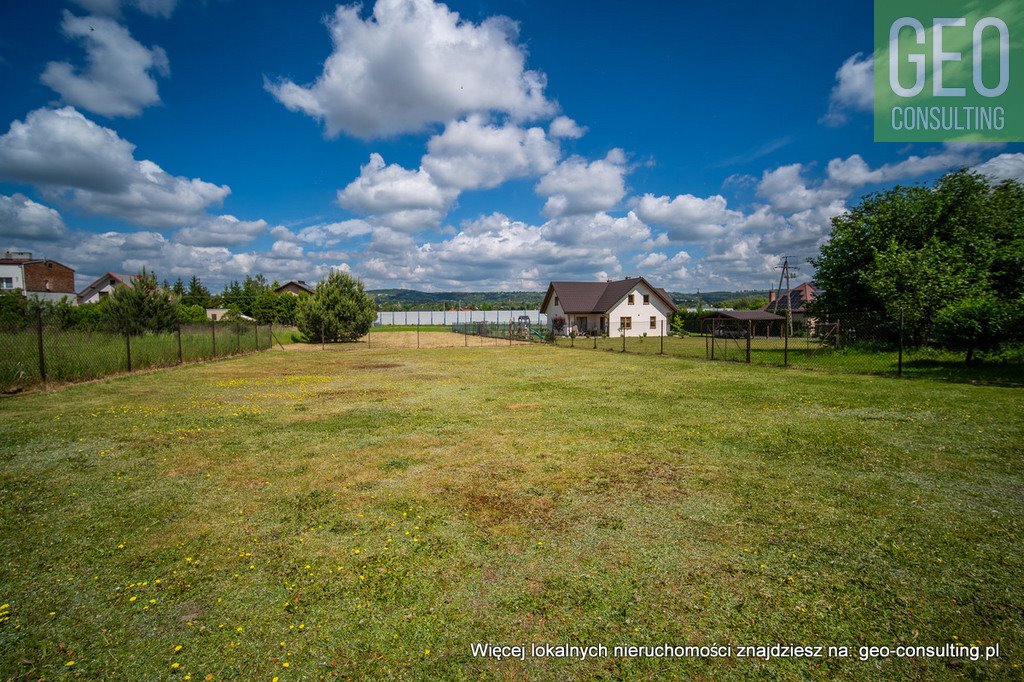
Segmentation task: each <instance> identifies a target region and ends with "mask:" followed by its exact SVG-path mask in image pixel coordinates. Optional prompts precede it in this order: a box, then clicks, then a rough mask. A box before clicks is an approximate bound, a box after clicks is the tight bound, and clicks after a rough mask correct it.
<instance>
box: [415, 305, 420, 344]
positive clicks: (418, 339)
mask: <svg viewBox="0 0 1024 682" xmlns="http://www.w3.org/2000/svg"><path fill="white" fill-rule="evenodd" d="M419 347H420V311H418V310H417V311H416V348H417V350H418V349H419Z"/></svg>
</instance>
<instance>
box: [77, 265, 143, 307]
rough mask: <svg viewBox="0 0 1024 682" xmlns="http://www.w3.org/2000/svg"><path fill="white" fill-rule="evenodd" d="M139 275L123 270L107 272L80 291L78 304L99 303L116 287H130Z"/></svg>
mask: <svg viewBox="0 0 1024 682" xmlns="http://www.w3.org/2000/svg"><path fill="white" fill-rule="evenodd" d="M137 277H138V275H126V274H124V273H123V272H120V273H119V272H107V273H104V274H103V275H102V276H101V277H97V278H96V280H95V281H93V283H92V284H90V285H89V286H87V287H85V288H84V289H82V290H81V291H80V292H78V305H82V304H84V303H99V302H100V301H101V300H103V299H104V298H106V297H107V296H109V295H110V292H112V291H113V290H114V287H118V286H127V287H130V286H131V285H132V282H133V281H134V280H135V278H137Z"/></svg>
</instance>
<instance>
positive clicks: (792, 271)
mask: <svg viewBox="0 0 1024 682" xmlns="http://www.w3.org/2000/svg"><path fill="white" fill-rule="evenodd" d="M775 269H776V270H781V272H779V288H778V293H777V294H776V296H775V312H776V313H778V312H779V305H780V304H781V303H782V301H781V298H782V281H783V280H785V281H786V332H787V335H788V336H792V335H793V297H792V295H791V294H792V291H791V289H792V285H791V282H790V278H791V277H792V276H793V275H796V274H798V273H797V271H796V268H794V267H793V266H791V265H790V264H789V256H783V257H782V263H781V264H779V265H777V266H775Z"/></svg>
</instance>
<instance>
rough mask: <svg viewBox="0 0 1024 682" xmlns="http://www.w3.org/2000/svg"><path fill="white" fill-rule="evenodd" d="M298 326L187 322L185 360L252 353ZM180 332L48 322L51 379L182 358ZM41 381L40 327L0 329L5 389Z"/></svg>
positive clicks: (0, 382)
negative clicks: (114, 330) (129, 331)
mask: <svg viewBox="0 0 1024 682" xmlns="http://www.w3.org/2000/svg"><path fill="white" fill-rule="evenodd" d="M294 331H295V329H294V327H281V326H278V327H275V328H273V331H271V328H270V327H269V326H267V325H263V326H261V327H259V329H258V331H257V329H256V328H254V327H253V326H252V325H249V324H239V325H235V324H233V323H230V322H227V323H225V322H220V323H217V324H216V325H214V326H213V327H211V325H209V324H188V325H182V326H181V346H180V348H181V360H182V362H199V361H203V360H210V359H213V358H218V357H226V356H229V355H237V354H240V353H251V352H254V351H255V350H257V349H258V348H259V349H266V348H267V347H268V346H269V345H271V344H275V345H277V344H282V345H283V344H289V343H292V342H293V339H292V334H293V332H294ZM178 340H179V339H178V334H177V333H174V332H171V333H159V334H157V333H147V334H143V335H140V336H133V337H131V338H130V339H129V342H128V343H125V337H124V336H123V335H121V334H111V333H108V332H101V331H97V332H86V331H78V330H65V329H58V328H55V327H46V328H45V329H44V331H43V358H44V365H43V369H45V371H46V379H47V381H49V382H55V383H66V382H72V381H85V380H88V379H95V378H97V377H102V376H107V375H109V374H116V373H118V372H126V371H128V354H129V351H130V353H131V360H132V363H131V364H132V368H133V370H139V369H148V368H152V367H167V366H171V365H176V364H178V348H179V345H178ZM40 381H41V374H40V365H39V337H38V335H37V332H36V330H35V329H34V328H29V329H26V330H23V331H18V332H10V331H0V392H10V391H16V390H20V389H24V388H26V387H29V386H33V385H35V384H38V383H39V382H40Z"/></svg>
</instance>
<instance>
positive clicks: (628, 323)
mask: <svg viewBox="0 0 1024 682" xmlns="http://www.w3.org/2000/svg"><path fill="white" fill-rule="evenodd" d="M622 328H623V329H632V328H633V318H632V317H624V318H622Z"/></svg>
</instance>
